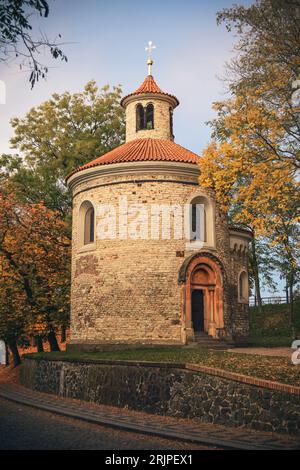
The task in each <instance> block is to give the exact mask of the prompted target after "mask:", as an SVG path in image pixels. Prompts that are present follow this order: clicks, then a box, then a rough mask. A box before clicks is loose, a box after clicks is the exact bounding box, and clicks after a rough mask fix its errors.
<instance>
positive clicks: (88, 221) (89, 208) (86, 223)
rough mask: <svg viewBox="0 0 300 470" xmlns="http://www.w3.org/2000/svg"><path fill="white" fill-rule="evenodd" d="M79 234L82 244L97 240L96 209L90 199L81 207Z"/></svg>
mask: <svg viewBox="0 0 300 470" xmlns="http://www.w3.org/2000/svg"><path fill="white" fill-rule="evenodd" d="M78 224H79V225H78V236H79V244H80V245H89V244H92V243H94V242H95V209H94V206H93V204H92V203H91V202H90V201H84V202H83V203H82V204H81V206H80V209H79V218H78Z"/></svg>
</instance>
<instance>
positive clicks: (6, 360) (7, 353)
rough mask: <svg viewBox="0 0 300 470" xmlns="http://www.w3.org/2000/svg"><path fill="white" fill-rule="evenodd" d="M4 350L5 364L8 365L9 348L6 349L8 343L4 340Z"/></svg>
mask: <svg viewBox="0 0 300 470" xmlns="http://www.w3.org/2000/svg"><path fill="white" fill-rule="evenodd" d="M5 350H6V355H5V365H6V366H9V349H8V345H7V343H6V342H5Z"/></svg>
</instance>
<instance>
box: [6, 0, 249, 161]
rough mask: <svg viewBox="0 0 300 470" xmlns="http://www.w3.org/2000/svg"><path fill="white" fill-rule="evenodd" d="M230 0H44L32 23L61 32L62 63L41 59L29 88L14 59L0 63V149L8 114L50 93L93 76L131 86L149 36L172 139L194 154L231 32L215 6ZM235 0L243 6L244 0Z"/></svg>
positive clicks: (219, 87) (219, 92) (141, 68)
mask: <svg viewBox="0 0 300 470" xmlns="http://www.w3.org/2000/svg"><path fill="white" fill-rule="evenodd" d="M233 3H235V2H233V1H232V0H212V1H209V0H160V1H159V0H151V1H150V0H148V1H146V0H138V1H137V0H123V1H121V0H110V1H103V0H84V1H83V0H54V1H51V0H49V4H50V8H51V10H50V16H49V18H48V19H40V18H36V19H35V20H34V22H35V25H36V26H37V27H38V28H40V29H41V30H43V31H44V32H46V33H47V35H48V36H49V38H53V37H55V36H57V35H58V33H61V34H62V40H63V41H64V42H66V43H69V44H66V45H65V46H63V49H64V51H65V52H66V54H67V56H68V59H69V61H68V63H61V62H59V61H49V60H48V59H47V58H45V61H46V63H48V64H49V65H52V66H53V68H51V69H50V72H49V74H48V76H47V80H46V81H41V82H40V83H38V84H37V85H36V86H35V87H34V89H33V90H31V89H30V85H29V83H28V76H27V74H26V73H25V72H20V71H19V70H18V68H17V66H16V64H14V63H11V64H10V65H9V66H6V65H4V64H1V65H0V80H3V81H4V82H5V84H6V104H5V105H3V104H0V153H3V152H9V151H10V147H9V139H10V137H11V136H12V129H11V126H10V124H9V121H10V119H11V118H12V117H13V116H23V115H24V114H25V113H26V112H27V111H28V110H29V109H30V108H31V107H33V106H36V105H38V104H40V103H41V102H42V101H45V100H47V99H49V98H50V96H51V94H52V93H54V92H63V91H65V90H69V91H71V92H77V91H80V90H82V88H83V86H84V85H85V83H86V82H87V81H88V80H90V79H95V80H96V82H97V83H98V85H100V86H102V85H104V84H107V83H109V84H110V85H119V84H120V85H121V86H122V89H123V93H124V94H127V93H130V92H132V91H134V90H135V89H136V88H137V87H138V86H139V85H140V83H141V82H142V81H143V80H144V78H145V76H146V75H147V66H146V53H145V46H146V45H147V42H148V41H149V40H152V41H153V42H154V43H155V44H156V46H157V49H156V50H155V52H154V54H153V58H154V67H153V75H154V78H155V80H156V81H157V83H158V85H159V86H160V87H161V88H162V89H163V90H164V91H166V92H169V93H172V94H175V95H176V96H177V97H178V99H179V101H180V106H179V107H178V108H177V109H176V110H175V114H174V131H175V140H176V142H177V143H179V144H181V145H183V146H185V147H187V148H189V149H190V150H193V151H194V152H196V153H201V151H202V149H203V148H204V147H205V145H206V144H207V143H208V141H209V139H210V128H209V127H208V126H207V125H206V124H205V122H206V121H208V120H209V119H211V118H212V117H213V115H214V114H213V112H212V110H211V105H212V102H213V101H217V100H219V99H222V98H224V91H225V90H224V84H223V83H222V82H221V81H220V80H219V79H218V77H220V76H222V74H224V64H225V62H226V61H228V60H229V59H230V57H232V54H233V52H232V51H233V44H234V42H235V38H234V36H233V35H232V34H229V33H228V32H227V31H226V29H225V27H224V26H217V24H216V12H217V11H218V10H220V9H222V8H226V7H230V6H231V5H232V4H233ZM236 3H239V4H244V5H249V4H251V3H253V2H252V1H249V0H239V1H237V2H236Z"/></svg>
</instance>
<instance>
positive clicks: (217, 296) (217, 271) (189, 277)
mask: <svg viewBox="0 0 300 470" xmlns="http://www.w3.org/2000/svg"><path fill="white" fill-rule="evenodd" d="M179 280H180V281H181V282H182V291H183V292H182V294H183V302H182V305H183V309H182V324H183V326H184V329H185V335H186V340H187V341H188V340H189V339H194V337H195V331H196V332H198V331H204V332H207V333H208V334H209V335H211V336H212V337H214V338H217V337H218V330H219V329H223V328H224V320H223V275H222V270H221V266H220V264H219V263H218V262H217V261H216V260H214V259H213V258H212V257H210V256H207V255H205V254H203V255H202V254H201V253H199V254H198V255H196V256H193V257H191V258H190V259H188V260H186V262H185V263H184V265H183V266H182V269H181V272H180V274H179ZM200 292H201V294H200ZM201 297H202V299H203V300H202V301H201Z"/></svg>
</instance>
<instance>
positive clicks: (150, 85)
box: [133, 75, 163, 94]
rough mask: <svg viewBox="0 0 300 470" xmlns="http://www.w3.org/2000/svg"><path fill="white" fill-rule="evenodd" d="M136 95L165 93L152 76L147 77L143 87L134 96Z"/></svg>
mask: <svg viewBox="0 0 300 470" xmlns="http://www.w3.org/2000/svg"><path fill="white" fill-rule="evenodd" d="M135 93H163V91H162V90H161V89H160V88H159V86H158V85H157V83H156V81H155V80H154V78H153V77H152V75H147V77H146V78H145V80H144V81H143V83H142V84H141V86H139V87H138V88H137V89H136V90H135V92H134V93H133V94H135Z"/></svg>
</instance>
